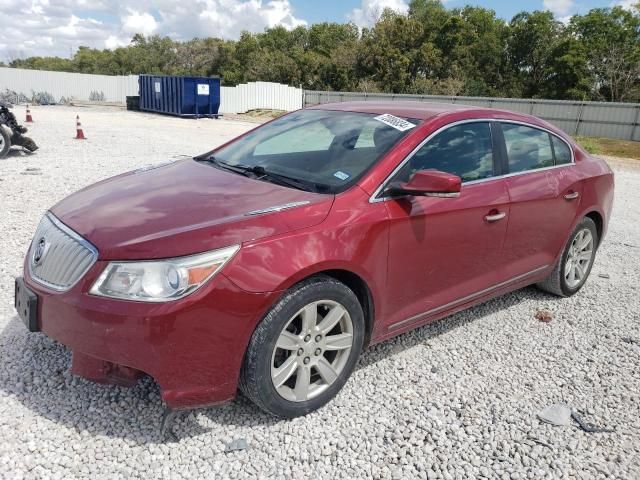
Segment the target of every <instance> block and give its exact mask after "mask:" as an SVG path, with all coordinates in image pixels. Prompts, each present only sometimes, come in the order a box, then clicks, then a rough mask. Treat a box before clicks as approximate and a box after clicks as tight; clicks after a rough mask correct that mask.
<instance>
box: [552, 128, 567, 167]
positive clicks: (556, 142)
mask: <svg viewBox="0 0 640 480" xmlns="http://www.w3.org/2000/svg"><path fill="white" fill-rule="evenodd" d="M551 141H552V142H553V152H554V153H555V154H556V165H564V164H566V163H571V149H570V148H569V147H568V145H567V144H566V143H565V142H564V141H562V140H560V139H559V138H558V137H556V136H555V135H551Z"/></svg>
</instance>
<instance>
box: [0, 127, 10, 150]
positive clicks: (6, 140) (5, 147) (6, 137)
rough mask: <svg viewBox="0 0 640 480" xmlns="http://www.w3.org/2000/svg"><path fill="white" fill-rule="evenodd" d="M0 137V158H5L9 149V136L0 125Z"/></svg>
mask: <svg viewBox="0 0 640 480" xmlns="http://www.w3.org/2000/svg"><path fill="white" fill-rule="evenodd" d="M0 135H1V136H2V139H3V144H2V148H0V158H4V157H6V155H7V153H9V149H10V148H11V135H8V134H7V132H6V130H5V129H4V128H3V127H2V126H1V125H0Z"/></svg>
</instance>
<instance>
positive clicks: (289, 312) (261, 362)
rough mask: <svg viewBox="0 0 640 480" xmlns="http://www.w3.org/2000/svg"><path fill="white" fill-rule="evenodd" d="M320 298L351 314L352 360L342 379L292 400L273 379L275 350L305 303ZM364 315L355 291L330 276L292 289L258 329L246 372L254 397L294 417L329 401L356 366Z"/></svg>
mask: <svg viewBox="0 0 640 480" xmlns="http://www.w3.org/2000/svg"><path fill="white" fill-rule="evenodd" d="M318 300H333V301H335V302H338V303H340V304H341V305H342V306H343V307H344V308H345V309H346V310H347V312H349V315H350V316H351V321H352V323H353V346H352V348H351V353H350V355H349V359H348V361H347V363H346V365H345V367H344V369H343V370H342V372H341V373H340V375H339V376H338V379H337V380H336V381H335V382H334V383H333V384H332V385H331V386H330V387H329V388H327V390H325V391H324V392H322V393H321V394H320V395H318V396H317V397H315V398H312V399H310V400H308V401H306V402H291V401H289V400H286V399H284V398H282V397H281V396H280V394H279V393H278V392H277V390H276V388H275V387H274V385H273V382H272V380H271V360H272V354H273V349H274V348H275V344H276V341H277V339H278V337H279V336H280V333H281V332H282V330H283V329H284V327H285V326H286V324H287V323H288V322H289V320H290V319H291V317H293V316H294V315H295V314H296V313H297V312H298V311H299V310H300V309H301V308H302V307H304V306H305V305H307V304H309V303H311V302H314V301H318ZM364 331H365V323H364V314H363V312H362V307H361V306H360V303H359V302H358V299H357V297H356V296H355V294H354V293H353V292H352V291H351V290H350V289H349V288H348V287H347V286H346V285H344V284H342V283H340V282H338V281H336V280H333V279H329V278H326V279H325V278H322V277H320V278H318V279H314V281H311V282H303V284H301V285H300V286H299V287H298V288H294V289H293V291H290V292H288V294H285V296H284V297H283V298H282V299H281V300H280V301H279V302H278V303H276V304H275V305H274V307H273V308H272V309H271V311H270V312H269V313H268V314H267V315H266V316H265V318H264V319H263V321H262V323H261V324H260V325H259V326H258V328H257V329H256V332H254V335H253V336H252V339H251V342H250V344H249V348H248V349H247V358H246V361H245V369H246V371H245V372H243V373H244V375H245V379H246V380H248V381H249V382H251V383H253V385H252V387H253V388H252V391H253V395H250V397H252V396H257V397H258V398H253V400H254V401H257V403H258V404H259V406H260V407H262V408H263V409H264V410H266V411H268V412H269V413H272V414H274V415H277V416H279V417H285V418H293V417H297V416H300V415H305V414H307V413H309V412H312V411H314V410H317V409H318V408H320V407H322V406H323V405H325V404H326V403H327V402H329V401H330V400H331V399H332V398H333V397H334V396H335V395H336V394H337V393H338V392H339V391H340V389H341V388H342V387H343V386H344V384H345V383H346V381H347V379H348V378H349V376H350V375H351V372H352V371H353V369H354V368H355V365H356V363H357V362H358V358H359V356H360V351H361V350H362V343H363V340H364ZM245 393H246V392H245Z"/></svg>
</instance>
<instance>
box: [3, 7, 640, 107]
mask: <svg viewBox="0 0 640 480" xmlns="http://www.w3.org/2000/svg"><path fill="white" fill-rule="evenodd" d="M374 20H375V22H374V25H373V26H372V27H371V28H365V29H363V30H362V31H361V32H360V31H359V29H358V27H356V26H355V25H354V24H351V23H346V24H341V23H330V22H324V23H318V24H314V25H311V26H309V27H306V26H300V27H296V28H294V29H292V30H287V29H286V28H284V27H281V26H279V27H274V28H267V29H265V30H264V31H263V32H261V33H249V32H243V33H242V34H241V35H240V38H239V39H238V40H223V39H220V38H215V37H207V38H194V39H192V40H187V41H174V40H172V39H171V38H169V37H161V36H157V35H156V36H151V37H145V36H143V35H140V34H137V35H134V37H133V38H132V40H131V42H130V44H129V45H127V46H125V47H120V48H116V49H115V50H106V49H105V50H100V49H95V48H89V47H80V48H79V49H78V50H77V51H76V53H75V55H74V56H73V58H72V59H66V58H57V57H30V58H13V57H17V55H14V54H12V56H13V57H12V58H11V59H10V61H9V66H11V67H20V68H31V69H40V70H56V71H72V72H82V73H99V74H106V75H116V74H119V75H122V74H131V73H133V74H136V73H138V74H139V73H147V74H166V75H204V76H216V75H218V76H221V77H222V81H223V84H224V85H237V84H239V83H243V82H247V81H259V80H262V81H272V82H280V83H286V84H290V85H296V86H298V85H302V86H303V87H304V88H310V89H318V90H337V91H353V90H358V91H365V92H374V91H384V92H394V93H419V94H439V95H473V96H510V97H517V96H520V97H545V98H557V99H579V100H587V99H597V100H612V101H640V4H638V6H636V7H635V8H634V9H631V10H625V9H623V8H621V7H614V8H601V9H594V10H591V11H590V12H589V13H587V14H585V15H575V16H574V17H572V19H571V21H570V22H569V24H568V26H567V25H564V24H563V23H561V22H559V21H557V20H556V19H554V17H553V14H552V13H550V12H540V11H535V12H521V13H519V14H517V15H515V16H514V17H513V19H512V20H511V21H510V22H509V23H505V22H504V21H503V20H501V19H500V18H497V17H496V14H495V12H494V11H493V10H489V9H486V8H481V7H475V6H466V7H463V8H446V7H445V6H444V5H443V3H442V2H441V1H439V0H410V2H409V10H408V12H407V13H406V14H401V13H398V12H394V11H391V10H385V11H384V12H376V14H375V19H374Z"/></svg>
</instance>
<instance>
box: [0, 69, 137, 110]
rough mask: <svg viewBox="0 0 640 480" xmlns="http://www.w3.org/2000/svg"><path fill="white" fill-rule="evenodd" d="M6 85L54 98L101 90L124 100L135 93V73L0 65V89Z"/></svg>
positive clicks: (84, 96)
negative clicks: (122, 73)
mask: <svg viewBox="0 0 640 480" xmlns="http://www.w3.org/2000/svg"><path fill="white" fill-rule="evenodd" d="M5 89H9V90H12V91H14V92H16V93H22V94H24V95H26V96H27V97H31V92H47V93H50V94H51V95H53V97H54V98H55V99H56V101H59V100H60V98H61V97H65V98H75V99H77V100H89V95H90V94H91V92H102V93H103V94H104V97H105V100H106V101H107V102H123V103H124V101H125V100H126V98H125V97H126V96H127V95H137V94H138V76H137V75H127V76H118V77H115V76H108V75H89V74H84V73H67V72H48V71H43V70H24V69H21V68H0V91H4V90H5Z"/></svg>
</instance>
